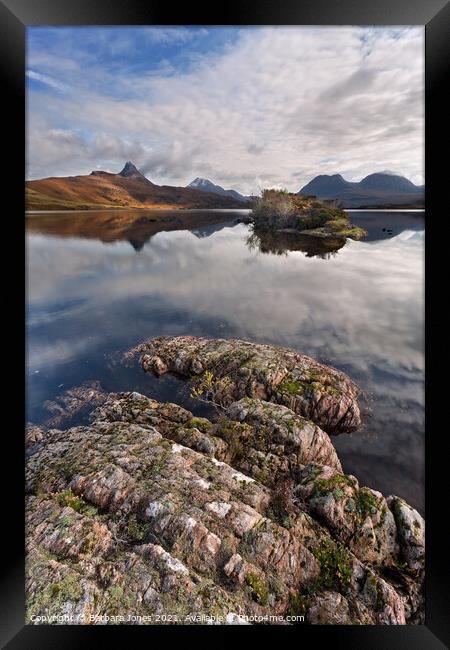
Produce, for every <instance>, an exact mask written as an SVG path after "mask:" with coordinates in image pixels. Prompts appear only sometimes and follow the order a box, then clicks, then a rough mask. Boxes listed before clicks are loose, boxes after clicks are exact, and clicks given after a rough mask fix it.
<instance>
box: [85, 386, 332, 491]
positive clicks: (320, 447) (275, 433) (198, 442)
mask: <svg viewBox="0 0 450 650" xmlns="http://www.w3.org/2000/svg"><path fill="white" fill-rule="evenodd" d="M91 419H93V420H95V419H101V420H108V421H110V422H115V421H120V422H135V423H139V424H144V425H150V426H155V427H157V428H158V430H159V431H162V432H163V433H164V435H165V436H166V437H168V438H171V439H172V440H174V441H175V442H179V443H181V444H183V445H185V446H188V447H191V448H193V449H196V450H197V451H200V452H202V453H205V454H207V455H214V456H215V457H216V458H217V459H218V460H223V461H225V462H227V463H230V464H232V465H233V467H235V468H236V469H239V470H240V471H242V472H244V473H245V474H247V475H249V476H251V477H253V478H257V479H258V480H259V481H261V482H263V483H264V484H265V485H274V484H275V483H277V482H278V481H279V480H282V479H283V478H287V477H292V478H296V476H297V475H298V472H299V471H300V468H301V467H302V466H303V465H304V464H306V463H309V462H315V463H317V464H324V465H325V464H326V465H329V466H331V467H335V468H336V469H337V470H338V471H341V469H342V468H341V464H340V462H339V459H338V457H337V454H336V450H335V449H334V447H333V444H332V442H331V440H330V438H329V437H328V435H327V434H326V433H325V432H323V431H322V430H321V429H320V428H319V427H318V426H316V425H315V424H314V423H312V422H310V421H309V420H306V419H305V418H302V417H301V416H299V415H297V414H295V413H294V412H293V411H291V410H290V409H289V408H287V407H285V406H282V405H279V404H273V403H271V402H263V401H261V400H255V399H250V398H244V399H242V400H240V401H239V402H234V403H233V404H231V405H230V407H229V408H228V409H227V411H226V414H225V417H220V418H218V420H217V421H216V422H210V421H209V420H207V419H206V418H198V417H194V416H193V415H192V413H191V412H190V411H187V410H186V409H184V408H182V407H180V406H177V405H176V404H161V403H159V402H157V401H156V400H152V399H150V398H148V397H145V396H144V395H140V394H139V393H119V394H112V395H110V396H109V397H108V398H107V399H106V400H105V401H104V402H103V403H102V405H101V406H100V407H99V408H98V409H96V410H95V411H94V412H93V413H92V414H91Z"/></svg>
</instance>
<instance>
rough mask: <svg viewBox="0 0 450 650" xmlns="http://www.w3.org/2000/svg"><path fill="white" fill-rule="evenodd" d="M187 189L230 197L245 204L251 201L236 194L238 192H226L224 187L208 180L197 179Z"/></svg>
mask: <svg viewBox="0 0 450 650" xmlns="http://www.w3.org/2000/svg"><path fill="white" fill-rule="evenodd" d="M186 187H190V188H192V189H195V190H201V191H202V192H211V193H212V194H219V195H220V196H229V197H230V198H232V199H236V200H237V201H243V202H244V201H249V200H250V197H248V196H243V195H242V194H239V192H236V190H225V189H224V188H223V187H221V186H220V185H215V184H214V183H212V182H211V181H209V180H208V179H207V178H195V179H194V180H193V181H192V183H189V185H186Z"/></svg>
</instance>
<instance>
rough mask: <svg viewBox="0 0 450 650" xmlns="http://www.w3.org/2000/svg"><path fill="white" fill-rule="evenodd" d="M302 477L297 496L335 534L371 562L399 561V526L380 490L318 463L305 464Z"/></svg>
mask: <svg viewBox="0 0 450 650" xmlns="http://www.w3.org/2000/svg"><path fill="white" fill-rule="evenodd" d="M299 478H300V480H299V484H298V486H297V488H296V496H297V498H299V499H301V500H302V502H304V503H305V504H307V506H308V509H309V511H310V512H311V513H312V514H313V516H315V517H318V518H319V519H320V520H321V521H324V522H325V524H326V526H327V528H328V529H329V530H330V531H331V532H332V534H333V537H335V538H336V539H338V540H340V541H341V542H343V543H345V544H347V545H348V547H349V548H350V549H351V550H352V552H353V553H354V554H355V555H356V556H357V557H359V558H360V559H361V560H364V561H366V562H370V563H371V564H374V565H380V564H383V565H384V566H388V565H390V564H392V563H393V562H394V561H395V559H396V557H397V556H398V543H397V529H396V525H395V520H394V516H393V514H392V512H391V511H390V509H389V507H388V504H387V502H386V499H385V498H384V497H383V495H382V494H380V492H376V491H375V490H371V489H370V488H366V487H362V488H360V487H359V484H358V481H357V480H356V478H355V477H354V476H348V475H345V474H342V473H340V472H337V471H336V470H335V469H334V468H331V467H323V466H319V465H314V464H311V465H308V466H306V467H304V469H303V471H302V473H301V474H300V477H299Z"/></svg>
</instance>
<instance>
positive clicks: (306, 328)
mask: <svg viewBox="0 0 450 650" xmlns="http://www.w3.org/2000/svg"><path fill="white" fill-rule="evenodd" d="M244 214H245V213H244V211H212V212H210V213H205V212H203V213H202V214H201V215H197V214H193V215H190V218H189V219H187V220H186V223H187V225H183V217H182V216H181V217H180V215H179V213H178V217H174V216H173V215H172V214H171V213H170V212H169V213H167V215H164V216H163V217H162V216H161V213H160V212H158V213H157V214H156V213H155V214H153V213H152V212H151V211H148V210H147V211H145V212H143V213H142V215H141V217H140V222H139V224H138V225H137V226H136V225H134V226H130V227H129V228H122V229H120V228H116V227H115V226H114V224H116V225H117V223H119V221H120V219H123V218H124V215H123V213H122V214H121V215H119V216H117V214H116V213H114V214H113V215H111V214H110V213H108V212H104V213H102V212H100V213H99V212H97V213H96V214H94V213H89V214H86V213H76V212H72V213H67V214H57V213H53V214H47V215H43V214H39V215H29V216H27V218H26V231H27V249H26V252H27V419H28V421H30V422H34V423H39V422H40V421H42V420H43V419H45V417H47V416H48V415H49V414H48V413H46V410H45V401H46V400H53V399H54V398H55V397H56V396H57V395H58V394H60V393H61V392H62V391H65V390H67V389H68V388H70V387H72V386H77V385H79V384H81V383H82V382H84V381H91V380H97V381H100V383H101V385H102V387H103V388H104V389H105V390H107V391H120V390H137V391H139V392H143V393H145V394H147V395H150V396H153V397H155V398H156V399H161V400H170V401H173V402H178V403H180V404H183V405H184V406H186V407H187V408H189V409H191V410H194V411H195V412H201V407H200V406H198V405H196V404H195V403H194V402H193V401H192V400H191V399H190V397H189V394H188V390H187V389H186V386H185V384H184V383H183V382H181V381H180V380H179V379H176V378H174V377H163V378H160V379H156V378H154V377H152V376H150V375H147V374H145V373H143V371H142V370H141V369H140V367H139V365H138V364H137V363H136V364H135V365H133V366H132V367H129V368H128V367H123V366H122V365H121V364H118V363H117V362H116V361H115V359H117V354H118V353H119V352H120V351H121V350H125V349H127V348H129V347H131V346H133V345H135V344H136V343H138V342H140V341H141V340H143V339H147V338H150V337H153V336H160V335H180V334H194V335H202V336H211V337H225V338H242V339H248V340H251V341H256V342H261V343H273V344H277V345H283V346H289V347H292V348H294V349H296V350H298V351H300V352H302V353H305V354H307V355H310V356H312V357H314V358H316V359H318V360H319V361H321V362H324V363H326V364H329V365H332V366H335V367H336V368H339V369H341V370H343V371H344V372H346V373H347V374H348V375H349V376H350V377H351V378H352V379H353V380H355V381H356V382H357V383H358V384H359V386H360V387H361V389H362V391H363V399H362V406H363V410H364V417H363V426H362V428H361V429H360V430H359V431H357V432H355V433H353V434H351V435H345V434H344V435H340V436H334V437H333V438H332V440H333V443H334V445H335V446H336V448H337V451H338V455H339V457H340V459H341V461H342V465H343V468H344V471H345V472H346V473H350V474H353V475H355V476H356V477H357V478H358V480H359V481H360V484H361V485H368V486H370V487H372V488H374V489H378V490H380V491H381V492H383V493H384V494H385V495H388V494H397V495H399V496H401V497H403V498H405V499H406V500H407V501H408V502H410V503H411V504H412V505H413V506H415V507H416V508H418V509H419V510H420V511H421V512H422V513H423V512H424V439H425V431H424V295H423V294H424V234H425V217H424V213H408V212H404V213H399V212H360V213H358V212H352V214H351V219H352V221H353V223H355V224H356V225H360V226H362V227H365V228H366V229H367V230H368V237H367V238H366V239H365V240H363V241H360V242H357V241H350V240H347V241H346V242H345V243H342V242H341V243H340V244H338V245H336V246H331V247H330V246H327V245H326V244H324V243H323V242H322V243H321V242H312V241H311V240H309V241H308V238H303V239H301V238H300V239H299V238H295V237H289V236H288V235H284V236H280V237H279V238H278V239H277V238H275V239H274V238H272V239H270V240H261V238H258V237H255V236H252V234H251V231H250V227H249V226H248V225H245V224H243V223H239V222H238V221H239V219H240V218H241V217H242V216H243V215H244ZM196 217H199V218H198V219H197V218H196ZM111 219H113V222H114V223H113V222H112V221H111ZM114 219H115V220H116V221H114ZM130 223H133V218H132V217H131V216H130ZM111 224H113V226H114V228H115V229H113V228H112V226H111Z"/></svg>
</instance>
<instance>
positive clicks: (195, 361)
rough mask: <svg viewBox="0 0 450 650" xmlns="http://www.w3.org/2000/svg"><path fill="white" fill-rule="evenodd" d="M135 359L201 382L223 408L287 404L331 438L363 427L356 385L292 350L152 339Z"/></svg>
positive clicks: (136, 351) (242, 343) (160, 371)
mask: <svg viewBox="0 0 450 650" xmlns="http://www.w3.org/2000/svg"><path fill="white" fill-rule="evenodd" d="M133 354H141V360H142V367H143V368H144V370H146V371H149V372H152V373H154V374H156V375H162V374H164V373H166V372H171V373H176V374H178V375H181V376H183V377H189V378H195V384H194V385H197V386H199V387H200V388H199V390H201V391H203V393H204V395H205V396H206V397H209V398H211V399H213V400H214V401H216V402H217V403H219V404H221V405H225V406H227V405H229V404H231V403H232V402H235V401H237V400H240V399H242V398H243V397H254V398H257V399H260V400H266V401H269V402H275V403H277V404H283V405H285V406H288V407H289V408H290V409H291V410H292V411H294V412H295V413H298V414H299V415H301V416H303V417H305V418H307V419H309V420H312V421H313V422H315V423H316V424H317V425H318V426H320V427H321V428H322V429H323V430H324V431H326V432H327V433H349V432H351V431H354V430H355V429H357V428H358V426H359V425H360V423H361V416H360V411H359V406H358V395H359V389H358V387H357V386H356V384H354V383H353V382H352V381H351V380H350V379H349V378H348V377H347V376H346V375H345V374H344V373H342V372H340V371H338V370H336V369H334V368H330V367H328V366H324V365H323V364H321V363H318V362H317V361H315V360H314V359H311V358H310V357H307V356H305V355H303V354H299V353H298V352H295V351H294V350H291V349H289V348H279V347H276V346H273V345H261V344H257V343H250V342H248V341H239V340H233V339H232V340H225V339H207V338H200V337H195V336H178V337H161V338H157V339H152V340H150V341H148V342H145V343H143V344H141V345H139V346H137V347H136V348H134V349H133V350H131V351H130V353H129V355H133Z"/></svg>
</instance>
